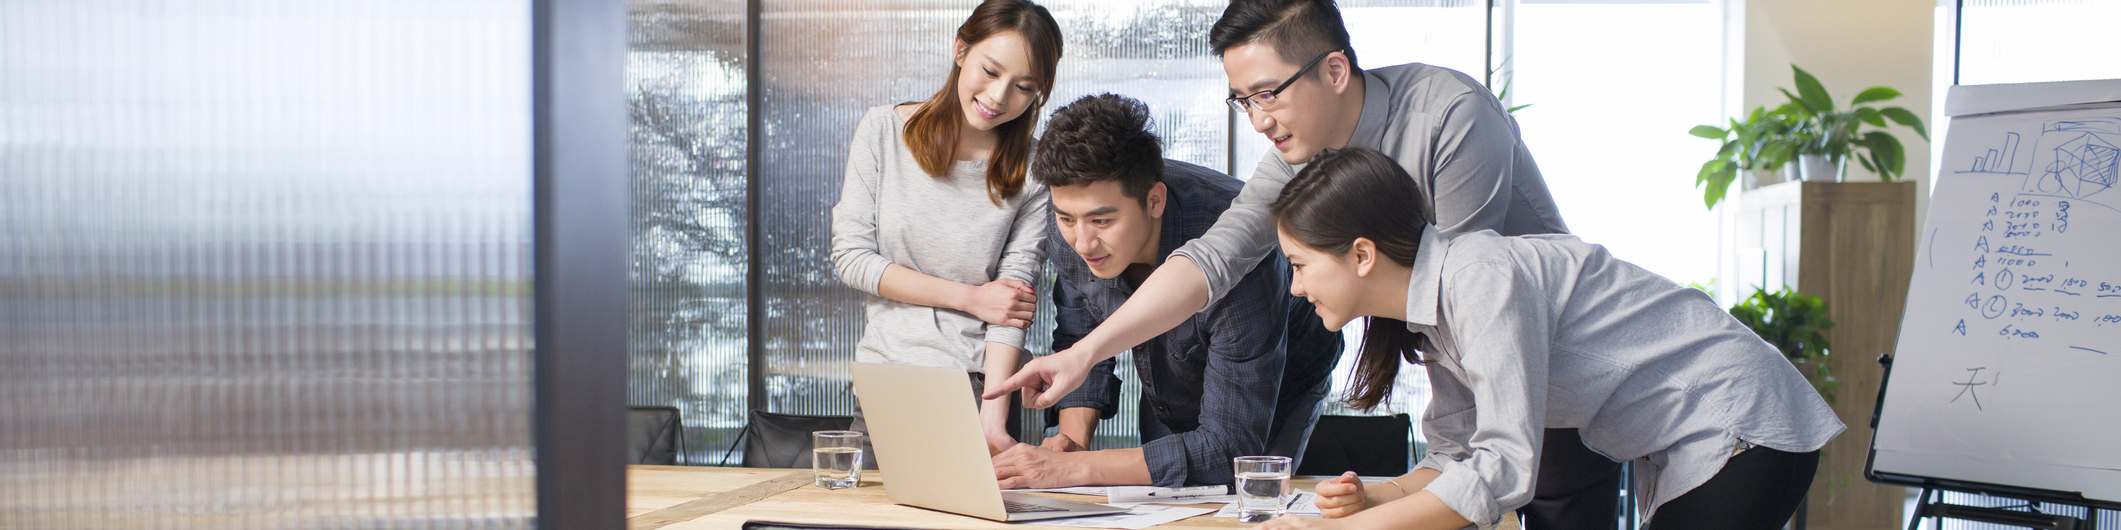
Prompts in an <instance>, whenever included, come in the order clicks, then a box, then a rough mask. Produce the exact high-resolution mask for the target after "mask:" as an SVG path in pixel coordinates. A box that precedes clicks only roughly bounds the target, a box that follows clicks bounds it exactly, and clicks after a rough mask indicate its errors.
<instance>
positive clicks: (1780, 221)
mask: <svg viewBox="0 0 2121 530" xmlns="http://www.w3.org/2000/svg"><path fill="white" fill-rule="evenodd" d="M1737 215H1738V234H1739V239H1738V248H1761V249H1764V250H1765V252H1766V255H1765V256H1764V257H1765V259H1766V265H1765V266H1764V270H1765V272H1766V273H1767V274H1768V275H1769V276H1770V278H1771V280H1770V283H1773V281H1772V280H1773V278H1777V277H1779V278H1780V279H1781V283H1783V284H1787V285H1789V286H1791V287H1792V288H1793V289H1795V290H1796V291H1798V292H1800V293H1803V294H1807V295H1811V296H1817V297H1819V298H1820V299H1822V300H1825V301H1826V304H1827V311H1828V313H1827V316H1828V317H1829V318H1832V319H1833V320H1834V322H1835V324H1836V325H1835V327H1834V329H1833V330H1831V331H1829V332H1828V333H1827V340H1829V341H1831V342H1832V343H1833V350H1832V352H1831V355H1830V356H1829V358H1828V360H1827V366H1828V367H1830V368H1832V369H1833V372H1834V377H1835V378H1837V379H1840V380H1841V383H1842V384H1841V388H1839V389H1837V390H1835V391H1834V396H1835V398H1836V399H1835V401H1834V403H1833V407H1834V413H1835V414H1836V415H1839V416H1840V417H1841V422H1842V423H1845V424H1848V430H1847V431H1845V432H1843V433H1842V434H1841V436H1839V437H1837V438H1835V439H1834V441H1833V442H1831V443H1828V444H1827V446H1826V448H1825V449H1823V450H1821V451H1820V462H1819V476H1818V478H1816V479H1815V480H1813V482H1812V490H1811V497H1810V499H1809V500H1808V501H1807V503H1808V517H1807V518H1806V520H1807V521H1808V523H1809V525H1808V526H1809V528H1811V529H1830V530H1842V529H1858V528H1862V529H1878V530H1886V529H1893V528H1899V527H1900V525H1901V524H1902V521H1901V511H1902V508H1903V507H1904V505H1905V503H1906V502H1907V491H1906V489H1905V488H1900V487H1894V486H1880V485H1876V484H1872V483H1870V482H1868V481H1865V480H1864V479H1863V463H1864V458H1865V456H1866V455H1867V453H1868V451H1869V450H1870V443H1871V424H1870V421H1871V411H1872V409H1873V408H1874V407H1875V406H1876V404H1877V401H1878V383H1879V379H1880V376H1881V375H1883V372H1884V370H1883V369H1882V368H1881V367H1879V366H1878V362H1877V359H1878V356H1879V355H1881V354H1885V353H1889V352H1891V351H1892V350H1893V345H1894V343H1895V342H1896V341H1897V340H1899V336H1900V317H1901V313H1903V312H1904V310H1905V308H1906V304H1907V289H1908V280H1909V278H1910V276H1911V275H1912V274H1913V272H1914V257H1915V233H1916V224H1917V221H1916V219H1915V183H1914V182H1911V181H1901V182H1842V183H1825V182H1785V183H1782V184H1776V185H1772V186H1765V187H1761V188H1759V189H1755V190H1751V191H1747V192H1744V193H1743V194H1741V195H1740V196H1739V197H1738V214H1737ZM1736 287H1739V288H1741V289H1743V291H1742V292H1741V293H1740V296H1741V297H1742V296H1747V295H1750V294H1751V287H1750V286H1745V285H1740V286H1736ZM1770 287H1772V286H1770Z"/></svg>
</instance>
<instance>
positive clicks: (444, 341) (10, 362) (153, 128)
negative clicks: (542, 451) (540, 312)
mask: <svg viewBox="0 0 2121 530" xmlns="http://www.w3.org/2000/svg"><path fill="white" fill-rule="evenodd" d="M529 11H530V8H529V6H528V5H527V4H524V3H521V2H500V1H490V0H471V1H462V2H448V3H433V2H425V1H418V0H375V1H367V2H358V3H337V2H334V3H270V4H261V3H257V2H238V1H224V0H153V1H103V2H58V1H49V2H46V1H32V2H6V3H0V527H5V528H36V529H67V528H216V529H221V528H462V527H480V528H517V527H528V526H530V525H531V523H532V521H533V516H534V515H535V499H534V497H533V487H532V486H533V479H534V475H535V469H534V467H533V464H532V460H531V450H530V449H531V448H530V443H531V436H530V432H531V431H530V411H531V403H530V396H531V388H530V378H531V366H530V347H531V342H530V341H531V338H530V337H531V327H530V322H529V315H530V309H531V299H530V296H531V293H530V285H531V270H530V206H531V202H530V199H531V193H530V191H531V190H530V183H531V173H530V159H531V157H530V122H531V119H530V87H529V83H528V82H527V80H528V79H529V76H530V68H529V65H530V39H529V30H530V13H529Z"/></svg>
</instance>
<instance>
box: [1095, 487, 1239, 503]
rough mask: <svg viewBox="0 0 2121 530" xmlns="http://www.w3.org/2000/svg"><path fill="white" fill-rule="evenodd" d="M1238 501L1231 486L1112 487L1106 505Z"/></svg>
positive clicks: (1106, 494) (1107, 494) (1106, 496)
mask: <svg viewBox="0 0 2121 530" xmlns="http://www.w3.org/2000/svg"><path fill="white" fill-rule="evenodd" d="M1235 500H1237V495H1234V494H1231V493H1230V487H1229V486H1196V487H1191V488H1159V487H1155V486H1112V487H1110V488H1106V489H1105V503H1106V504H1110V505H1113V506H1134V505H1137V504H1207V503H1217V502H1230V501H1235Z"/></svg>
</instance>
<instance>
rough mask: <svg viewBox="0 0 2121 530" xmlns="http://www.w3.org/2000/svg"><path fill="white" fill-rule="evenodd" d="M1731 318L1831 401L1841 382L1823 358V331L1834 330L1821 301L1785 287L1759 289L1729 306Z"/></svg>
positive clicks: (1827, 349) (1828, 347)
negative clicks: (1794, 367)
mask: <svg viewBox="0 0 2121 530" xmlns="http://www.w3.org/2000/svg"><path fill="white" fill-rule="evenodd" d="M1731 316H1733V317H1737V318H1738V322H1740V323H1743V324H1745V327H1747V328H1752V330H1753V333H1754V334H1756V335H1759V336H1760V338H1761V340H1765V341H1767V343H1768V344H1770V345H1773V346H1775V349H1777V350H1781V351H1782V356H1783V357H1785V358H1788V359H1789V360H1790V363H1791V364H1794V365H1796V366H1797V371H1798V372H1800V373H1803V374H1804V378H1805V379H1807V380H1810V381H1811V382H1812V388H1815V389H1818V390H1819V395H1820V396H1821V397H1825V398H1826V400H1827V402H1829V403H1831V402H1833V401H1834V389H1835V388H1839V387H1840V386H1841V381H1840V380H1838V379H1835V378H1834V371H1833V370H1832V369H1830V368H1828V367H1827V366H1826V358H1827V355H1829V354H1830V351H1831V350H1832V349H1833V346H1832V345H1831V344H1828V343H1827V340H1826V330H1829V329H1834V321H1833V320H1832V319H1829V318H1827V316H1826V302H1825V301H1823V300H1820V299H1819V297H1816V296H1806V295H1802V294H1798V293H1797V292H1795V291H1791V290H1790V288H1788V287H1783V288H1782V289H1779V290H1776V291H1773V292H1769V291H1767V290H1765V289H1761V290H1755V291H1754V292H1753V296H1750V297H1747V298H1746V299H1745V300H1744V301H1742V302H1739V304H1738V305H1736V306H1733V307H1731Z"/></svg>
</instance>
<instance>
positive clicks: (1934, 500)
mask: <svg viewBox="0 0 2121 530" xmlns="http://www.w3.org/2000/svg"><path fill="white" fill-rule="evenodd" d="M1878 364H1880V365H1883V366H1884V367H1885V375H1884V376H1882V378H1881V379H1880V380H1879V381H1878V401H1877V403H1878V405H1877V406H1876V408H1874V409H1873V410H1872V411H1871V437H1872V438H1873V439H1874V440H1875V439H1876V438H1877V436H1878V434H1877V433H1878V416H1879V412H1881V411H1883V410H1884V409H1885V389H1886V387H1887V385H1889V384H1891V383H1892V378H1893V355H1892V354H1884V355H1879V356H1878ZM1872 445H1873V446H1874V447H1873V449H1871V453H1870V458H1869V459H1867V460H1866V461H1865V463H1864V466H1863V478H1865V479H1869V480H1870V481H1871V482H1875V483H1879V484H1891V485H1897V486H1906V487H1910V488H1922V493H1921V494H1920V495H1919V496H1917V497H1916V498H1915V512H1914V514H1913V516H1912V517H1909V518H1908V523H1907V530H1920V529H1921V528H1922V520H1923V519H1936V520H1937V525H1936V527H1937V528H1940V529H1941V528H1944V521H1943V520H1944V519H1958V520H1961V521H1970V522H1977V523H1990V524H2000V525H2008V526H2022V527H2026V528H2038V529H2046V530H2093V529H2095V528H2098V526H2099V510H2100V509H2101V508H2102V507H2104V508H2107V509H2113V508H2117V507H2116V506H2102V505H2103V504H2105V503H2099V502H2091V501H2088V500H2087V499H2086V498H2085V497H2084V494H2083V493H2078V492H2062V491H2053V490H2042V489H2033V488H2021V487H2016V486H2003V485H1997V484H1984V483H1976V482H1963V481H1955V480H1946V479H1937V478H1929V477H1917V476H1912V475H1901V474H1896V473H1880V472H1878V471H1877V469H1876V468H1875V467H1873V464H1875V463H1876V462H1877V457H1878V450H1877V449H1876V448H1875V446H1876V445H1877V443H1876V442H1875V441H1874V442H1873V443H1872ZM1947 491H1953V492H1960V493H1974V494H1981V495H1988V496H1991V497H2003V498H2010V499H2019V500H2024V501H2026V503H2025V504H2024V505H2022V506H2016V507H2010V508H1991V507H1985V506H1966V505H1962V504H1951V503H1947V502H1944V500H1943V496H1944V495H1943V494H1944V492H1947ZM2050 504H2055V505H2063V506H2073V507H2079V508H2084V514H2085V515H2084V517H2083V518H2077V517H2072V516H2067V515H2055V514H2047V513H2040V510H2041V509H2042V508H2043V507H2044V506H2045V505H2050ZM2024 510H2030V511H2024Z"/></svg>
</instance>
